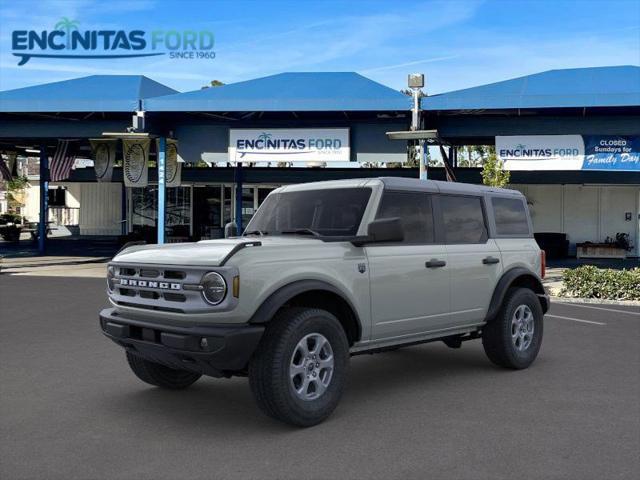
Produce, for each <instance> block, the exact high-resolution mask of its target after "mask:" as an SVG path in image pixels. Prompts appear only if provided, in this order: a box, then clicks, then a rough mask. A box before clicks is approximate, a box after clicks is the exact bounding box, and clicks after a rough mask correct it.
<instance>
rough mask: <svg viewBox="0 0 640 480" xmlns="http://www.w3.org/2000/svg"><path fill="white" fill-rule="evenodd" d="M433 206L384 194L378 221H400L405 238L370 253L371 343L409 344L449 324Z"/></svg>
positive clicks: (418, 197)
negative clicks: (398, 341) (393, 340)
mask: <svg viewBox="0 0 640 480" xmlns="http://www.w3.org/2000/svg"><path fill="white" fill-rule="evenodd" d="M432 203H433V202H432V196H431V195H430V194H427V193H420V192H393V191H387V192H385V193H384V197H383V198H382V203H381V204H380V209H379V211H378V214H377V218H393V217H399V218H400V219H401V221H402V224H403V229H404V236H405V238H404V241H403V242H398V243H388V244H371V245H369V246H367V247H366V253H367V259H368V260H369V269H370V273H369V278H370V289H371V312H372V313H371V315H372V340H381V339H389V338H396V337H397V338H406V339H407V340H410V338H411V337H412V336H415V335H418V334H421V333H424V332H428V331H432V330H439V329H442V328H446V327H447V326H448V324H449V307H450V302H449V294H450V292H449V289H450V287H449V267H448V265H447V255H446V251H445V247H444V245H441V244H436V243H435V231H434V222H433V209H432Z"/></svg>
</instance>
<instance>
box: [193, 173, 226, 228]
mask: <svg viewBox="0 0 640 480" xmlns="http://www.w3.org/2000/svg"><path fill="white" fill-rule="evenodd" d="M193 235H194V237H195V239H196V240H210V239H214V238H222V237H223V231H222V187H221V186H220V185H216V186H203V187H194V189H193Z"/></svg>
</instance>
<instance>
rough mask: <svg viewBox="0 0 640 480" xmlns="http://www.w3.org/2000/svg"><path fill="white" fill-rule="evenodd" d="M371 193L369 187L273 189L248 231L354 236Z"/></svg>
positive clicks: (246, 233) (275, 233)
mask: <svg viewBox="0 0 640 480" xmlns="http://www.w3.org/2000/svg"><path fill="white" fill-rule="evenodd" d="M370 196H371V189H370V188H332V189H327V190H303V191H299V192H282V193H272V194H271V195H269V196H268V197H267V198H266V200H265V201H264V203H263V204H262V205H261V206H260V208H259V209H258V211H257V212H256V214H255V215H254V217H253V218H252V219H251V221H250V222H249V225H247V229H246V230H245V235H251V234H262V235H279V234H299V235H316V236H318V235H319V236H355V235H356V234H357V232H358V227H359V226H360V221H361V220H362V215H363V214H364V210H365V208H366V207H367V203H368V202H369V197H370Z"/></svg>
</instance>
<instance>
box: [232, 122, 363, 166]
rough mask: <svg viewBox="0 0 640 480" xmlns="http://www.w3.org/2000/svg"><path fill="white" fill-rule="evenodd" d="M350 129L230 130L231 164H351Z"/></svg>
mask: <svg viewBox="0 0 640 480" xmlns="http://www.w3.org/2000/svg"><path fill="white" fill-rule="evenodd" d="M350 157H351V151H350V148H349V129H348V128H276V129H231V130H229V161H230V162H295V161H303V162H309V161H317V162H348V161H349V160H350V159H351V158H350Z"/></svg>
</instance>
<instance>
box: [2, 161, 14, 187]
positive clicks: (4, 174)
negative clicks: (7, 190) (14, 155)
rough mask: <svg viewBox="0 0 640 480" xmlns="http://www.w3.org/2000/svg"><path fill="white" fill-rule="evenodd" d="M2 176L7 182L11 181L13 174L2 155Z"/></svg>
mask: <svg viewBox="0 0 640 480" xmlns="http://www.w3.org/2000/svg"><path fill="white" fill-rule="evenodd" d="M0 177H2V178H4V179H5V180H6V181H7V182H9V181H10V180H11V179H12V178H13V175H11V169H10V168H9V167H8V166H7V163H6V162H5V161H4V158H2V156H1V155H0Z"/></svg>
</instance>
